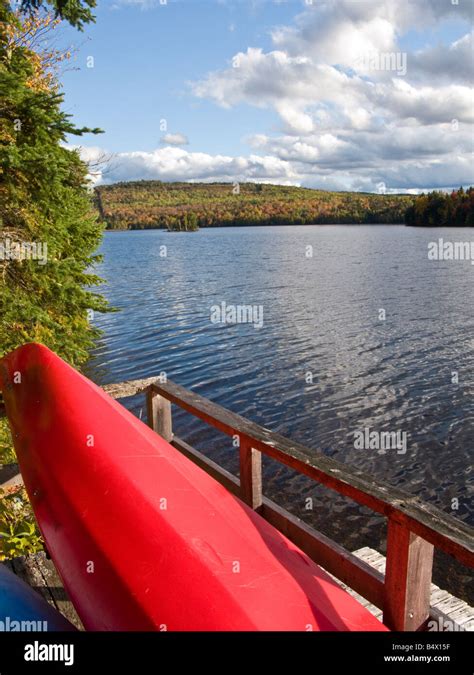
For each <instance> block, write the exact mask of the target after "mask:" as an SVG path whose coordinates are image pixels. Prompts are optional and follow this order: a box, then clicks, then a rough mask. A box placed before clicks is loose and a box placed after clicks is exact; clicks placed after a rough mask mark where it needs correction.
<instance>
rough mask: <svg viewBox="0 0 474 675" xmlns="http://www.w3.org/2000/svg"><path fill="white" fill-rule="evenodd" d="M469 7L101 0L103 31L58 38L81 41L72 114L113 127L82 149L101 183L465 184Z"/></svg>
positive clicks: (407, 2) (70, 91)
mask: <svg viewBox="0 0 474 675" xmlns="http://www.w3.org/2000/svg"><path fill="white" fill-rule="evenodd" d="M473 12H474V2H472V0H288V1H285V0H278V1H277V0H208V1H204V0H176V1H173V0H104V1H101V0H98V8H97V10H96V23H95V24H94V25H90V26H86V28H85V31H84V32H83V33H79V32H77V31H75V30H73V29H72V28H70V27H64V28H62V29H61V30H62V31H63V33H62V37H61V39H62V40H64V42H65V43H67V44H73V45H74V46H75V53H74V57H73V59H72V61H71V62H70V64H69V67H68V69H67V70H66V71H65V72H64V73H63V74H62V76H61V80H62V83H63V88H64V94H65V102H64V109H65V110H66V111H67V112H68V113H70V114H71V115H73V119H74V121H75V123H76V124H77V125H79V126H82V125H87V126H91V127H100V128H101V129H103V130H104V133H103V134H101V135H98V136H90V135H89V136H85V137H83V138H81V139H80V143H81V154H82V156H83V157H84V158H85V159H86V160H88V161H91V162H93V163H94V180H95V181H96V182H97V183H100V182H107V183H110V182H117V181H120V180H140V179H155V180H164V181H172V180H191V181H230V182H234V181H238V182H242V181H256V182H266V183H278V184H287V185H301V186H305V187H312V188H320V189H329V190H357V191H368V192H415V193H416V192H420V191H423V190H428V189H433V188H435V189H451V188H453V187H459V186H460V185H464V186H466V185H470V184H473V183H474V176H473V174H474V169H473V166H474V142H473V138H474V134H473V121H474V98H473V88H472V84H473V61H474V54H473ZM77 143H78V139H74V138H71V144H77ZM104 157H106V158H108V160H109V161H108V162H106V163H105V164H101V163H100V162H99V166H97V165H96V161H97V159H98V158H104Z"/></svg>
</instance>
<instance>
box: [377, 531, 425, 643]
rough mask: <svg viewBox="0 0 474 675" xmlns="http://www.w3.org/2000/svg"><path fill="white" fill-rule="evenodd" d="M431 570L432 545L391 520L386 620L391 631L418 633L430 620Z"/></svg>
mask: <svg viewBox="0 0 474 675" xmlns="http://www.w3.org/2000/svg"><path fill="white" fill-rule="evenodd" d="M432 570H433V546H432V544H430V543H429V542H427V541H425V540H424V539H422V538H421V537H419V536H417V535H415V534H413V532H410V530H409V529H407V528H406V527H404V526H403V525H401V524H400V523H398V522H396V521H395V520H393V519H389V521H388V532H387V562H386V571H385V592H384V607H383V621H384V623H385V624H386V625H387V626H388V627H389V628H390V629H391V630H399V631H416V630H418V629H419V628H421V627H422V626H423V624H424V623H425V621H426V620H427V619H428V616H429V611H430V587H431V575H432Z"/></svg>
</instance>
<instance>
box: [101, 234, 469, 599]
mask: <svg viewBox="0 0 474 675" xmlns="http://www.w3.org/2000/svg"><path fill="white" fill-rule="evenodd" d="M438 237H443V238H444V239H445V240H447V241H448V240H453V241H468V240H470V239H471V238H472V237H473V233H472V230H463V229H452V230H445V229H442V230H441V229H436V230H435V229H413V228H405V227H402V226H380V227H377V226H342V225H341V226H293V227H274V228H271V227H248V228H221V229H204V230H201V231H200V232H199V233H197V234H186V233H167V232H163V231H157V230H155V231H148V232H147V231H145V232H140V231H138V232H110V233H107V234H106V235H105V239H104V243H103V246H102V252H103V253H104V254H105V261H104V263H103V264H102V265H101V267H100V269H99V273H100V274H101V275H102V276H103V277H104V278H105V279H106V280H107V282H108V286H107V287H106V289H105V294H106V295H107V297H108V298H109V300H110V301H111V303H112V304H113V305H115V306H116V307H119V308H120V309H121V310H122V311H121V312H119V313H116V314H109V315H105V316H98V317H97V318H96V324H97V326H98V327H100V328H101V329H102V330H103V331H104V337H103V339H102V340H101V341H100V343H99V344H98V347H97V349H96V350H95V352H94V358H93V360H92V361H91V363H90V365H89V375H90V376H91V377H92V378H93V379H94V380H95V381H98V382H100V383H104V382H112V381H116V382H117V381H121V380H126V379H136V378H140V377H146V376H150V375H153V374H156V373H159V372H161V371H165V372H166V373H167V375H168V377H169V378H170V379H171V380H174V381H175V382H178V383H179V384H181V385H183V386H185V387H189V388H192V389H193V390H195V391H197V392H198V393H200V394H202V395H203V396H207V397H208V398H210V399H212V400H214V401H216V402H218V403H219V404H221V405H223V406H226V407H228V408H230V409H231V410H233V411H235V412H238V413H240V414H241V415H244V416H247V417H249V418H250V419H252V420H254V421H256V422H258V423H260V424H263V425H264V426H266V427H269V428H270V429H272V430H275V431H278V432H280V433H282V434H284V435H286V436H288V437H290V438H292V439H294V440H296V441H299V442H301V443H304V444H305V445H307V446H308V447H309V448H313V449H314V451H315V452H316V451H318V452H323V453H325V454H327V455H329V456H331V457H334V458H336V459H338V460H340V461H342V462H346V463H348V464H351V465H353V466H356V467H358V468H359V469H363V470H364V471H366V472H369V473H371V474H373V475H375V476H377V478H379V479H382V480H384V481H386V482H388V483H390V484H392V485H395V486H397V487H403V488H404V489H406V490H407V491H409V492H411V493H412V494H415V495H418V496H420V497H421V498H423V499H425V500H427V501H429V502H431V503H432V504H435V505H437V506H438V507H439V508H441V509H443V510H444V511H446V512H448V513H451V514H452V515H454V516H456V517H458V518H460V519H462V520H465V521H466V522H471V523H472V500H471V499H470V497H472V493H470V492H468V486H469V485H470V486H471V488H472V482H471V481H470V475H469V474H470V469H471V464H472V460H471V458H472V450H473V446H474V443H473V440H474V397H473V393H474V313H473V311H472V305H473V299H474V292H473V289H474V267H473V266H472V265H471V264H470V262H469V261H443V262H437V261H430V260H428V256H427V250H428V242H430V241H436V240H437V239H438ZM163 246H166V257H164V255H163V253H164V249H163V248H162V247H163ZM311 247H312V248H311ZM311 253H312V257H311ZM222 302H225V303H227V305H256V306H261V307H262V310H263V327H262V328H260V329H258V328H255V327H254V326H253V325H251V324H237V325H229V324H216V323H212V322H211V321H210V314H211V307H212V306H213V305H216V304H220V303H222ZM381 310H384V311H381ZM384 314H385V320H383V315H384ZM381 317H382V318H381ZM455 373H457V374H458V375H457V379H458V380H459V382H458V383H456V375H455ZM130 405H131V407H132V409H134V411H136V412H137V413H138V412H139V410H140V407H141V405H142V404H141V402H140V401H139V400H138V399H137V400H132V401H131V402H130ZM174 421H175V427H176V428H177V429H178V431H179V435H180V436H182V437H184V438H185V439H186V440H188V442H190V443H192V444H194V445H195V446H196V447H198V448H200V449H203V450H205V451H206V453H207V454H208V455H209V456H211V457H213V458H214V459H217V460H219V461H220V462H221V463H223V464H224V465H225V466H227V467H228V468H230V469H231V470H232V469H235V468H236V466H237V465H236V457H235V450H233V448H232V444H231V442H230V440H229V439H228V438H226V437H223V436H222V435H221V434H217V433H216V432H213V431H210V430H209V429H208V427H205V426H204V425H203V424H202V423H200V422H198V421H196V420H193V419H192V418H191V417H190V416H188V415H186V414H185V413H182V412H177V413H175V414H174ZM365 428H369V429H371V430H377V431H379V432H382V431H394V432H396V431H400V432H406V434H407V452H406V453H404V454H403V453H397V451H396V450H390V449H389V450H387V451H386V452H385V453H382V452H379V451H377V450H376V449H372V450H370V449H362V450H361V449H356V448H355V447H354V433H355V432H356V431H357V430H363V429H365ZM265 478H266V480H265V490H266V493H267V494H268V495H269V496H272V497H273V498H276V499H277V500H278V501H279V502H280V503H282V504H283V505H285V506H286V507H287V508H289V509H290V510H292V511H293V512H294V513H297V514H298V515H299V516H300V517H302V518H304V519H305V520H307V521H308V522H310V523H312V524H313V525H315V526H317V527H318V528H319V529H321V530H322V531H324V532H325V533H327V534H329V535H331V536H334V538H337V540H338V541H340V542H341V543H343V544H344V545H345V546H347V547H348V548H350V549H355V548H359V547H360V546H363V545H371V546H374V547H375V548H378V549H379V550H383V546H384V536H385V529H384V527H383V519H381V518H379V517H378V516H376V515H374V514H372V513H371V512H370V511H368V510H367V509H363V508H361V507H358V506H357V505H355V504H354V503H353V502H350V501H348V500H345V499H342V498H340V497H338V496H337V495H333V494H332V493H330V492H329V491H327V490H325V489H322V488H319V487H317V486H316V485H314V484H313V483H312V482H310V481H308V480H307V479H305V478H302V477H301V476H296V475H294V474H292V473H291V472H289V471H287V470H286V469H284V468H283V467H281V466H279V465H277V464H274V463H273V462H270V461H267V462H266V463H265ZM308 497H312V499H313V503H312V507H313V508H312V510H311V509H310V508H309V509H308V508H307V507H308V506H311V502H308V501H307V500H308ZM453 507H454V508H453ZM435 579H436V581H437V582H438V583H440V584H441V585H442V586H444V587H446V588H448V589H450V590H451V591H452V592H453V593H456V594H457V595H463V596H464V597H466V598H469V589H468V585H469V581H470V580H472V577H470V576H469V574H468V572H467V569H466V568H463V567H461V566H458V565H457V564H454V563H452V562H450V561H449V560H448V559H446V558H445V557H443V556H438V560H437V565H436V575H435ZM471 592H472V591H471ZM469 599H471V600H472V596H471V597H470V598H469Z"/></svg>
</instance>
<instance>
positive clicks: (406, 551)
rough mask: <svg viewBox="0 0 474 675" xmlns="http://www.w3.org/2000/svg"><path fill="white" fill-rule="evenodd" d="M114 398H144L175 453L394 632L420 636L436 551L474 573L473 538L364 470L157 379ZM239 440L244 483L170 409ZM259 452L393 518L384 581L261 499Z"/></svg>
mask: <svg viewBox="0 0 474 675" xmlns="http://www.w3.org/2000/svg"><path fill="white" fill-rule="evenodd" d="M104 390H105V391H106V392H107V393H108V394H110V395H111V396H112V397H113V398H123V397H126V396H132V395H134V394H137V393H139V392H146V400H147V412H148V422H149V425H150V426H151V428H152V429H154V430H155V431H156V432H157V433H159V434H160V435H161V436H163V437H164V438H165V439H166V440H167V441H169V442H170V443H171V444H172V445H173V446H174V447H175V448H177V449H178V450H180V451H181V452H183V453H184V454H185V455H186V456H187V457H189V458H190V459H191V460H193V461H194V462H195V463H196V464H198V465H199V466H200V467H202V468H203V469H205V470H206V471H207V472H208V473H209V474H211V475H212V476H213V477H214V478H216V479H217V480H218V481H219V482H220V483H222V484H223V485H224V486H225V487H226V488H227V489H228V490H230V491H231V492H232V493H234V494H236V495H238V496H239V497H240V498H241V499H242V500H243V501H245V502H246V503H247V504H248V505H249V506H251V507H252V508H253V509H255V510H257V511H258V513H259V514H260V515H261V516H263V518H265V519H266V520H268V521H269V522H270V523H272V524H273V525H274V526H275V527H276V528H278V529H279V530H280V531H281V532H282V533H283V534H285V535H286V536H287V537H288V538H289V539H291V540H292V541H293V542H294V543H295V544H296V545H297V546H299V547H300V548H301V549H302V550H303V551H304V552H305V553H307V555H308V556H309V557H310V558H312V559H313V560H314V561H315V562H317V563H318V564H320V565H321V566H322V567H324V568H325V569H326V570H327V571H328V572H329V573H330V574H333V575H334V576H335V577H337V578H338V579H340V580H341V581H342V582H343V583H345V584H347V585H348V586H349V587H350V588H352V589H353V590H355V591H356V592H358V593H360V595H362V596H363V597H365V598H367V600H369V601H370V602H372V603H373V604H374V605H376V606H377V607H379V608H380V609H382V610H383V618H384V623H385V624H386V625H387V626H389V627H390V628H392V629H393V630H423V629H424V628H425V627H426V623H427V620H428V619H429V618H434V619H438V618H439V612H437V611H436V610H434V609H431V608H430V584H431V576H432V567H433V551H434V548H437V549H439V550H441V551H444V552H445V553H448V554H449V555H451V556H452V557H453V558H455V559H456V560H458V561H459V562H461V563H464V564H465V565H467V566H469V567H474V546H473V543H474V538H473V534H474V531H473V530H472V528H470V527H468V526H467V525H465V524H464V523H462V522H461V521H459V520H456V519H455V518H452V517H451V516H449V515H447V514H445V513H443V512H442V511H440V510H439V509H437V508H435V507H433V506H430V505H429V504H426V503H424V502H422V501H421V500H420V499H418V498H417V497H413V496H412V495H410V494H408V493H406V492H404V491H402V490H398V489H396V488H393V487H390V486H388V485H385V484H383V483H381V482H380V481H378V480H376V479H375V478H373V477H372V476H369V475H367V474H365V473H363V472H362V471H359V470H357V469H354V468H351V467H348V466H346V465H345V464H342V463H340V462H337V461H335V460H333V459H330V458H328V457H326V456H325V455H323V454H322V453H317V452H315V451H314V450H309V448H306V447H305V446H303V445H299V444H298V443H294V442H293V441H291V440H289V439H287V438H285V437H283V436H281V435H280V434H276V433H273V432H272V431H269V430H268V429H265V428H263V427H261V426H259V425H258V424H255V423H253V422H251V421H249V420H247V419H245V418H244V417H241V416H240V415H237V414H235V413H233V412H230V411H229V410H226V409H225V408H222V407H221V406H219V405H217V404H215V403H212V402H211V401H209V400H208V399H206V398H203V397H202V396H199V395H198V394H196V393H194V392H192V391H189V390H187V389H184V388H183V387H181V386H179V385H177V384H174V383H173V382H169V381H168V382H166V383H164V382H161V381H160V379H159V378H148V379H145V380H135V381H132V382H123V383H120V384H113V385H107V386H105V387H104ZM172 403H174V404H176V405H178V406H179V407H180V408H183V409H184V410H186V411H187V412H188V413H191V414H192V415H194V416H195V417H198V418H199V419H201V420H203V421H204V422H206V423H207V424H209V425H211V426H213V427H215V428H216V429H218V430H219V431H222V432H223V433H225V434H228V435H229V436H232V437H235V436H237V437H238V439H239V453H240V480H239V479H237V478H236V477H235V476H234V475H233V474H231V473H229V472H228V471H226V470H225V469H223V468H222V467H221V466H219V465H218V464H216V463H215V462H213V461H212V460H210V459H209V458H208V457H206V456H205V455H203V454H202V453H200V452H198V451H197V450H196V449H195V448H192V447H191V446H190V445H188V444H187V443H186V442H185V441H183V440H182V439H180V438H178V437H177V436H176V435H174V434H173V427H172V418H171V404H172ZM262 453H263V454H265V455H267V456H268V457H271V458H273V459H275V460H277V461H279V462H281V463H282V464H285V465H286V466H288V467H290V468H291V469H294V470H295V471H298V472H299V473H302V474H304V475H306V476H309V477H310V478H312V479H313V480H315V481H316V482H318V483H321V484H322V485H325V486H326V487H328V488H331V489H332V490H334V491H336V492H338V493H339V494H341V495H344V496H346V497H350V498H351V499H353V500H354V501H356V502H358V503H359V504H362V505H363V506H367V507H369V508H370V509H372V510H373V511H375V512H377V513H380V514H382V515H384V516H385V517H386V518H387V519H388V528H387V555H386V572H385V576H383V575H382V574H380V573H378V572H376V571H375V570H374V569H373V568H372V567H371V566H370V565H368V564H367V563H365V562H363V561H362V560H360V559H359V558H357V557H356V556H355V555H354V554H352V553H350V552H349V551H347V550H346V549H344V548H343V547H342V546H340V545H339V544H337V543H336V542H334V541H332V540H331V539H329V538H328V537H326V536H325V535H323V534H322V533H320V532H317V531H316V530H315V529H313V528H311V527H309V526H308V525H306V524H305V523H304V522H303V521H301V520H300V519H299V518H297V517H295V516H293V515H292V514H290V513H289V512H288V511H286V510H285V509H283V508H281V507H280V506H278V505H277V504H275V503H274V502H273V501H271V500H270V499H267V498H266V497H264V496H263V489H262V463H261V457H262Z"/></svg>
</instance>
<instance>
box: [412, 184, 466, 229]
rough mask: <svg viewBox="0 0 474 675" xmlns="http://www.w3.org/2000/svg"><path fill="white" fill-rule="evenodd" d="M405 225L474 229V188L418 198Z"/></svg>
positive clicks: (432, 193) (435, 193)
mask: <svg viewBox="0 0 474 675" xmlns="http://www.w3.org/2000/svg"><path fill="white" fill-rule="evenodd" d="M405 223H406V224H407V225H416V226H419V227H474V188H472V187H469V188H467V190H464V188H462V187H461V188H459V190H453V191H452V192H450V193H445V192H437V191H434V192H429V193H428V194H422V195H420V196H419V197H416V199H415V201H414V203H413V204H412V205H411V206H410V207H409V208H408V209H407V211H406V213H405Z"/></svg>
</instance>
